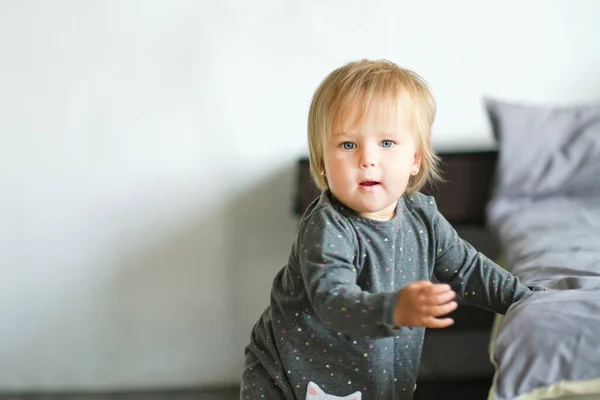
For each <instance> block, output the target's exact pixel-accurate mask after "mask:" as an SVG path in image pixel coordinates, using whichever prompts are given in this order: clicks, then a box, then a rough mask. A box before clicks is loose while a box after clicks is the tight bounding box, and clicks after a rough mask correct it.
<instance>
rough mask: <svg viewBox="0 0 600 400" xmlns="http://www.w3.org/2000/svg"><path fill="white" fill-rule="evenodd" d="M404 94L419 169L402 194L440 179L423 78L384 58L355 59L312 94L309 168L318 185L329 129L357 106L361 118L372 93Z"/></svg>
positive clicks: (322, 181) (431, 102)
mask: <svg viewBox="0 0 600 400" xmlns="http://www.w3.org/2000/svg"><path fill="white" fill-rule="evenodd" d="M404 94H406V95H408V98H409V100H410V101H411V103H412V107H411V116H410V123H411V125H412V129H413V131H414V132H415V133H416V138H415V140H416V145H417V151H419V152H420V154H421V164H420V165H419V172H418V173H417V174H416V175H411V177H410V179H409V181H408V185H407V187H406V190H405V194H412V193H414V192H418V191H419V190H421V189H422V188H423V187H424V186H425V185H426V184H427V183H430V182H431V183H433V182H435V181H439V180H441V175H440V171H439V169H438V163H439V158H438V157H437V155H436V154H435V152H434V151H433V147H432V144H431V125H432V124H433V120H434V118H435V112H436V104H435V99H434V97H433V94H432V93H431V91H430V90H429V87H428V85H427V83H426V82H425V80H424V79H423V78H421V77H420V76H419V75H418V74H417V73H415V72H413V71H410V70H408V69H404V68H401V67H399V66H398V65H396V64H394V63H392V62H390V61H387V60H379V61H370V60H360V61H354V62H350V63H348V64H346V65H344V66H342V67H340V68H337V69H336V70H334V71H332V72H331V73H330V74H329V75H327V76H326V77H325V79H324V80H323V82H321V84H320V85H319V87H318V88H317V90H316V91H315V94H314V95H313V98H312V102H311V105H310V109H309V112H308V145H309V154H310V172H311V175H312V177H313V180H314V181H315V184H316V185H317V186H318V187H319V188H320V189H322V190H324V189H327V187H328V186H327V179H326V178H325V176H324V175H323V171H324V169H325V167H324V159H323V147H324V145H325V140H326V138H327V137H328V135H331V134H332V133H333V132H332V131H333V129H335V128H336V127H338V126H339V125H340V123H341V121H343V120H344V119H346V118H348V117H349V116H350V114H351V113H352V112H354V110H357V109H358V110H361V113H359V115H357V118H358V119H359V121H360V119H361V118H363V117H364V115H365V114H366V112H367V110H368V108H369V105H370V103H371V100H372V99H373V98H386V99H387V98H389V99H394V100H396V99H398V98H399V97H400V96H401V95H404Z"/></svg>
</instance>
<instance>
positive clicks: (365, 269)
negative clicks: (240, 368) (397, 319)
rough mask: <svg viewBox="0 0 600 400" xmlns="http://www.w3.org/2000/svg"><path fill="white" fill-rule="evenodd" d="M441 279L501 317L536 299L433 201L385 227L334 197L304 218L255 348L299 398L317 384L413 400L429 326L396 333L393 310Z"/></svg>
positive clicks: (417, 202) (409, 199)
mask: <svg viewBox="0 0 600 400" xmlns="http://www.w3.org/2000/svg"><path fill="white" fill-rule="evenodd" d="M434 275H435V277H436V278H437V279H438V280H439V281H441V282H446V283H449V284H450V285H451V286H452V289H453V290H454V291H456V292H457V294H458V295H460V296H461V297H462V298H464V299H465V300H466V301H467V302H468V303H470V304H472V305H475V306H478V307H481V308H484V309H487V310H493V311H495V312H497V313H500V314H504V313H505V312H506V311H507V309H508V308H509V307H510V306H511V304H513V303H514V302H516V301H519V300H520V299H522V298H524V297H526V296H528V295H529V294H530V293H531V289H530V288H528V287H526V286H524V285H523V284H522V283H520V282H519V279H518V278H517V277H514V276H512V275H511V274H509V273H508V272H507V271H505V270H503V269H502V268H500V267H499V266H498V265H497V264H495V263H494V262H493V261H491V260H490V259H488V258H487V257H485V256H484V255H483V254H481V253H479V252H477V251H476V250H475V249H474V248H473V247H472V246H471V245H470V244H469V243H467V242H465V241H464V240H462V239H461V238H460V237H459V236H458V235H457V233H456V231H455V230H454V229H453V227H452V226H451V225H450V224H449V223H448V221H447V220H446V219H445V218H444V217H443V216H442V215H441V214H440V213H439V212H438V210H437V207H436V204H435V201H434V199H433V198H432V197H428V196H425V195H423V194H420V193H416V194H413V195H410V196H404V197H402V198H401V199H400V200H399V201H398V205H397V209H396V215H395V217H394V218H393V219H392V220H390V221H385V222H381V221H374V220H370V219H367V218H363V217H361V216H359V215H358V214H356V213H355V212H354V211H353V210H351V209H348V208H347V207H344V206H343V205H342V204H341V203H340V202H339V201H337V200H336V199H335V198H334V197H333V196H332V195H331V193H330V192H328V191H325V192H323V193H322V195H321V197H320V198H319V199H318V200H315V202H314V203H313V204H311V206H310V207H309V209H308V210H307V211H306V212H305V214H304V216H303V218H302V220H301V222H300V226H299V230H298V236H297V239H296V241H295V242H294V244H293V246H292V251H291V254H290V257H289V261H288V263H287V265H286V266H285V267H284V268H283V269H282V270H281V271H280V272H279V273H278V274H277V276H276V277H275V279H274V281H273V286H272V293H271V304H270V306H269V307H268V308H267V309H266V310H265V312H264V313H263V315H262V317H261V319H260V320H259V322H258V323H257V324H256V325H255V327H254V329H253V332H252V339H251V343H250V345H249V346H248V348H247V351H252V352H254V353H255V355H256V356H257V357H258V358H259V359H260V360H261V364H262V365H263V366H264V367H265V368H266V369H267V370H268V371H269V374H270V375H271V377H272V378H273V382H272V383H273V384H275V385H279V386H287V388H288V389H289V388H291V390H292V391H293V392H294V394H295V396H296V398H298V399H304V396H305V394H306V387H307V385H308V382H310V381H313V382H315V383H317V384H318V385H319V386H320V387H321V388H323V389H324V390H325V391H326V392H327V393H329V394H332V395H337V396H345V395H348V394H350V393H353V392H355V391H357V390H358V391H361V392H362V393H363V399H370V398H375V396H381V395H384V396H385V398H393V399H410V398H412V392H413V389H414V385H415V382H416V378H417V373H418V368H419V359H420V355H421V347H422V344H423V337H424V329H423V328H411V327H400V328H396V327H394V326H393V313H394V306H395V304H396V299H397V296H398V293H399V292H400V290H401V289H402V288H403V287H404V286H406V285H407V284H409V283H411V282H416V281H421V280H431V279H432V276H434Z"/></svg>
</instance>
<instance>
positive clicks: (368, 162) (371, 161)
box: [360, 150, 376, 168]
mask: <svg viewBox="0 0 600 400" xmlns="http://www.w3.org/2000/svg"><path fill="white" fill-rule="evenodd" d="M375 158H376V157H375V155H374V154H373V152H372V151H368V150H364V151H363V152H362V153H361V155H360V166H361V167H362V168H367V167H374V166H375V161H376V160H375Z"/></svg>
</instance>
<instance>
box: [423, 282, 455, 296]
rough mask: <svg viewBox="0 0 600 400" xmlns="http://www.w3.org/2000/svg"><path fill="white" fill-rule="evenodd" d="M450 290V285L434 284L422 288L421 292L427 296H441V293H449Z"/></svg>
mask: <svg viewBox="0 0 600 400" xmlns="http://www.w3.org/2000/svg"><path fill="white" fill-rule="evenodd" d="M451 290H452V288H451V287H450V285H448V284H446V283H435V284H432V285H431V286H428V287H424V288H423V291H424V292H425V293H426V294H427V295H436V294H442V293H446V292H449V291H451Z"/></svg>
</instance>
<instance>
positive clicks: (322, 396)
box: [306, 382, 362, 400]
mask: <svg viewBox="0 0 600 400" xmlns="http://www.w3.org/2000/svg"><path fill="white" fill-rule="evenodd" d="M361 399H362V394H361V393H360V392H356V393H353V394H351V395H348V396H345V397H339V396H332V395H330V394H327V393H325V392H324V391H323V390H322V389H321V388H320V387H319V386H318V385H317V384H316V383H314V382H309V384H308V390H307V391H306V400H361Z"/></svg>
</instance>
